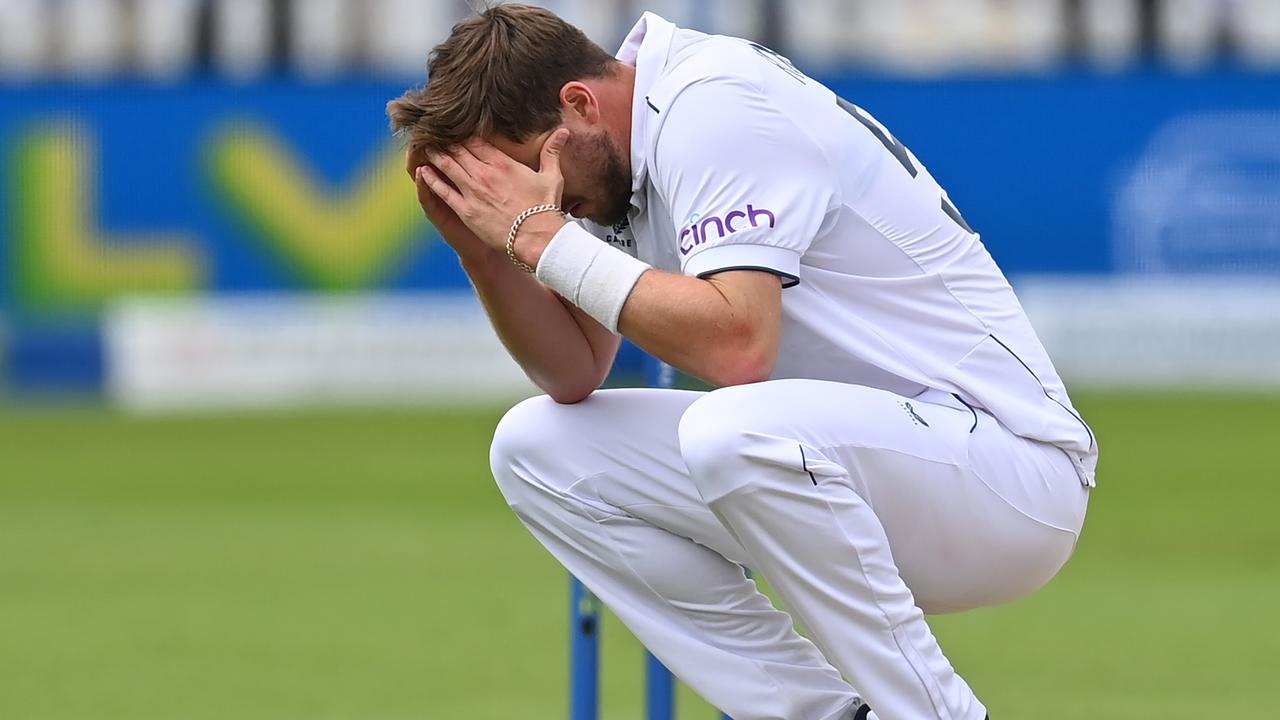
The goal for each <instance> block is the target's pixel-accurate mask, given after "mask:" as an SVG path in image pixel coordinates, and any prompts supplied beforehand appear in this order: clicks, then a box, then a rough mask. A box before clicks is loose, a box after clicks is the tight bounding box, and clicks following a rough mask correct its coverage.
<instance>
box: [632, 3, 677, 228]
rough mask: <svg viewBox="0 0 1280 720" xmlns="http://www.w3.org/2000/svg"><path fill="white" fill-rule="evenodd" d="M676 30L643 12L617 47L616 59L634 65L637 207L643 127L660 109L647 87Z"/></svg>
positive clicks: (643, 166)
mask: <svg viewBox="0 0 1280 720" xmlns="http://www.w3.org/2000/svg"><path fill="white" fill-rule="evenodd" d="M675 30H676V26H675V25H674V24H672V23H671V22H669V21H667V20H664V19H663V18H662V17H660V16H658V15H655V14H653V13H651V12H646V13H645V14H644V15H641V16H640V20H639V22H637V23H636V25H635V27H633V28H631V32H630V33H628V34H627V39H626V40H624V41H623V42H622V47H621V48H619V49H618V54H617V58H618V60H619V61H620V62H623V63H626V64H628V65H634V66H635V68H636V86H635V94H634V95H633V96H632V98H631V204H632V205H634V206H636V207H639V208H643V207H644V198H643V193H641V190H642V189H643V188H644V182H645V180H646V178H647V177H648V171H649V168H648V163H649V157H648V140H647V138H648V133H647V132H646V130H647V127H648V124H649V122H650V121H651V120H652V119H653V118H655V117H656V116H657V114H658V112H659V111H658V110H657V109H656V108H654V107H653V104H652V103H651V102H649V90H650V88H652V87H653V85H654V83H656V82H657V80H658V77H659V76H660V75H661V74H662V70H663V69H664V68H665V67H666V64H667V54H668V52H669V51H670V49H671V36H672V35H673V34H674V33H675Z"/></svg>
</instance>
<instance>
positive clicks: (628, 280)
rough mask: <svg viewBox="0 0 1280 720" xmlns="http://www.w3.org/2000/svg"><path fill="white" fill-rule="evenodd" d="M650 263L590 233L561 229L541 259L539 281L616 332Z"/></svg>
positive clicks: (577, 228)
mask: <svg viewBox="0 0 1280 720" xmlns="http://www.w3.org/2000/svg"><path fill="white" fill-rule="evenodd" d="M648 269H649V266H648V265H646V264H645V263H643V262H641V261H639V260H637V259H635V258H633V257H631V256H630V255H628V254H626V253H625V252H623V251H621V250H619V249H618V248H615V247H613V246H611V245H609V244H608V243H606V242H605V241H603V240H601V239H600V238H598V237H596V236H595V235H592V234H591V233H589V232H587V230H586V229H585V228H583V227H582V226H581V225H579V224H577V223H568V224H566V225H565V226H564V227H562V228H560V231H559V232H557V233H556V235H555V237H553V238H551V242H550V243H548V244H547V247H546V249H545V250H543V251H542V257H541V258H540V259H539V260H538V270H537V274H538V280H540V281H542V284H544V285H546V286H547V287H549V288H551V289H552V290H555V291H556V292H558V293H560V296H561V297H563V298H564V299H566V300H568V301H569V302H571V303H573V304H574V305H577V306H578V307H580V308H582V311H583V312H585V313H586V314H588V315H590V316H591V317H593V318H595V319H596V320H598V321H600V324H601V325H604V326H605V327H607V328H609V329H610V330H612V331H613V332H618V317H619V316H620V315H622V306H623V305H625V304H626V302H627V297H628V296H630V295H631V290H632V289H633V288H635V286H636V282H638V281H639V280H640V276H641V275H643V274H644V271H645V270H648Z"/></svg>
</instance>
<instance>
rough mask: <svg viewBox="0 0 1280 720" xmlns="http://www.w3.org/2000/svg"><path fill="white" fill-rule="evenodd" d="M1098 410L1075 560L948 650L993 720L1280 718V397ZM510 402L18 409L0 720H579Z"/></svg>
mask: <svg viewBox="0 0 1280 720" xmlns="http://www.w3.org/2000/svg"><path fill="white" fill-rule="evenodd" d="M1078 400H1079V403H1078V404H1079V405H1080V406H1081V408H1082V410H1083V411H1084V412H1085V414H1086V416H1087V417H1088V418H1089V419H1090V420H1091V422H1092V423H1093V425H1094V427H1095V429H1096V430H1097V431H1098V434H1099V436H1100V438H1101V440H1102V445H1103V458H1102V465H1101V468H1100V473H1099V482H1100V487H1099V488H1098V490H1097V491H1096V492H1095V494H1094V497H1093V500H1092V507H1091V510H1090V516H1089V522H1088V525H1087V527H1086V529H1085V536H1084V538H1083V541H1082V543H1081V546H1080V549H1079V552H1078V553H1077V555H1076V557H1075V559H1074V560H1073V561H1072V563H1071V564H1070V565H1069V566H1068V567H1067V569H1066V570H1065V571H1064V573H1063V574H1062V575H1061V577H1059V578H1058V580H1057V581H1055V582H1054V583H1053V584H1052V585H1050V586H1049V587H1048V588H1047V589H1046V590H1044V591H1042V592H1041V593H1040V594H1038V595H1037V596H1035V597H1032V598H1030V599H1027V600H1024V601H1022V602H1020V603H1017V604H1014V605H1011V606H1008V607H1003V608H995V609H991V610H986V611H980V612H976V613H971V614H968V615H963V616H957V617H947V618H940V619H937V620H935V627H936V628H937V629H938V632H939V634H940V635H941V637H942V640H943V644H944V647H945V648H946V649H947V651H948V653H949V654H950V656H951V658H952V659H953V661H954V662H955V663H956V665H957V666H958V668H959V669H960V670H961V672H962V673H964V674H965V675H966V676H967V677H968V679H969V680H970V682H971V683H972V684H973V685H974V687H975V688H976V689H977V690H978V691H979V693H980V695H981V696H982V697H983V698H984V700H985V701H986V702H987V703H988V705H989V706H990V707H991V710H992V716H993V717H995V718H997V720H1007V719H1013V718H1023V719H1027V718H1038V719H1045V720H1050V719H1059V718H1060V719H1062V720H1068V719H1072V720H1074V719H1076V718H1081V717H1088V718H1160V719H1161V720H1171V719H1176V718H1186V719H1188V720H1192V719H1195V720H1199V719H1201V718H1208V717H1214V718H1264V717H1275V712H1276V711H1275V707H1276V699H1275V697H1274V695H1273V693H1274V692H1276V686H1277V680H1280V518H1278V517H1277V515H1278V514H1280V397H1278V396H1275V395H1271V396H1261V397H1258V396H1254V397H1250V396H1243V395H1241V396H1211V395H1184V396H1168V395H1082V396H1080V397H1079V398H1078ZM499 414H500V411H499V410H497V409H495V410H492V411H487V412H478V411H466V412H443V411H421V412H377V413H374V412H360V413H356V412H324V413H307V414H298V415H249V416H217V417H208V418H202V417H194V418H192V417H183V418H163V419H136V418H127V417H122V416H120V415H117V414H112V413H109V412H106V411H99V410H67V409H59V410H55V409H49V410H35V411H28V412H7V413H0V718H3V719H4V720H73V719H74V720H108V719H113V718H121V719H128V720H204V719H208V720H213V719H215V718H216V719H217V720H268V719H269V720H327V719H335V720H336V719H343V720H401V719H409V718H413V719H415V720H421V719H424V718H430V719H437V718H438V719H444V720H472V719H478V720H489V719H499V718H513V719H519V720H561V719H563V718H565V717H566V716H567V713H566V710H565V708H566V705H567V692H566V683H567V679H566V675H567V670H566V666H567V661H566V650H567V644H566V634H567V629H566V625H567V623H566V617H565V616H566V612H567V610H566V605H567V603H566V600H565V596H566V591H567V583H566V579H565V575H564V573H563V572H562V571H561V570H560V569H559V567H558V566H557V565H556V564H555V563H554V561H553V560H551V559H550V557H549V556H547V555H546V554H545V553H544V551H543V550H542V549H541V548H540V547H539V546H538V545H537V544H536V543H535V542H534V541H533V540H532V538H530V537H529V536H528V535H527V534H526V533H525V531H524V529H523V528H522V527H521V526H520V525H519V524H518V523H517V521H516V520H515V518H514V517H513V516H512V515H511V514H510V513H509V512H508V511H507V509H506V506H505V505H504V504H503V502H502V500H501V498H500V496H499V495H498V492H497V490H496V489H495V488H494V487H493V484H492V481H491V480H490V478H489V476H488V470H487V467H486V457H487V443H488V438H489V433H490V430H491V429H492V427H493V425H494V423H495V422H496V420H497V418H498V416H499ZM605 632H606V633H607V641H606V648H605V650H606V655H605V660H604V662H605V664H606V686H605V698H606V712H605V716H606V717H607V718H610V719H611V720H622V719H624V718H634V719H637V720H638V719H639V718H640V717H641V712H640V704H641V701H640V684H641V676H642V672H641V668H642V658H641V654H640V650H639V649H638V648H637V647H636V646H635V644H634V641H632V640H630V639H629V638H627V637H626V634H625V631H624V630H623V628H621V627H620V626H618V625H617V624H616V623H612V624H609V625H607V626H606V628H605ZM681 706H682V711H683V717H684V718H708V719H709V718H711V717H712V712H711V711H710V710H709V709H707V708H706V707H705V706H703V705H700V704H699V703H698V701H697V700H696V698H692V697H690V696H688V694H687V693H686V695H685V696H683V697H682V698H681Z"/></svg>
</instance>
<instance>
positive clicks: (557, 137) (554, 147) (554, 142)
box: [538, 128, 569, 177]
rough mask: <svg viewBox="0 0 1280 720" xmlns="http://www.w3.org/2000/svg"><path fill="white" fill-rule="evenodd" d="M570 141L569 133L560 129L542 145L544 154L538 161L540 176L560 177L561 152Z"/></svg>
mask: <svg viewBox="0 0 1280 720" xmlns="http://www.w3.org/2000/svg"><path fill="white" fill-rule="evenodd" d="M568 139H569V131H568V130H566V129H564V128H560V129H559V130H556V131H555V132H553V133H551V137H549V138H547V141H546V142H545V143H543V144H542V154H541V156H540V158H539V160H538V173H539V174H540V175H548V176H555V177H559V176H560V151H561V150H564V144H565V142H566V141H568Z"/></svg>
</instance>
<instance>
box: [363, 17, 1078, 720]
mask: <svg viewBox="0 0 1280 720" xmlns="http://www.w3.org/2000/svg"><path fill="white" fill-rule="evenodd" d="M429 73H430V74H429V78H430V79H429V82H428V84H427V85H426V86H425V87H423V88H421V89H416V90H413V91H410V92H408V93H407V94H405V95H404V96H403V97H401V98H399V99H397V100H395V101H393V102H392V103H391V105H390V106H389V114H390V116H391V120H392V125H393V127H394V129H395V130H397V131H399V132H400V133H401V134H402V135H403V136H404V137H406V138H407V140H408V143H409V167H408V169H409V172H410V173H411V174H412V175H413V177H414V178H415V180H416V183H417V189H418V195H419V199H420V201H421V203H422V205H423V208H424V209H425V211H426V214H427V217H428V218H429V219H430V220H431V221H432V222H433V223H434V224H435V225H436V227H437V228H438V229H439V231H440V232H441V234H442V235H443V236H444V239H445V240H446V241H447V242H448V243H449V244H450V245H451V246H452V247H453V249H454V250H455V251H456V252H457V255H458V257H459V258H460V260H461V263H462V265H463V267H464V269H465V270H466V272H467V274H468V275H469V276H470V278H471V281H472V283H473V284H474V286H475V291H476V293H477V294H478V295H479V297H480V300H481V301H482V302H483V304H484V307H485V309H486V310H487V312H488V315H489V317H490V319H491V320H492V322H493V326H494V328H495V330H496V331H497V333H498V335H499V336H500V337H501V339H502V341H503V343H505V345H506V347H507V349H508V350H509V351H510V352H511V355H512V356H513V357H514V358H515V359H516V360H517V361H518V362H519V363H520V365H521V366H523V368H524V370H525V371H526V372H527V373H528V375H529V377H530V378H532V379H533V381H534V382H535V383H537V385H538V386H539V387H541V388H542V389H543V390H544V391H545V392H546V395H545V396H543V397H537V398H534V399H531V400H527V401H525V402H523V403H521V404H519V405H517V406H516V407H515V408H513V409H512V410H511V411H510V412H508V413H507V415H506V417H505V418H503V420H502V422H501V423H500V424H499V426H498V428H497V431H496V434H495V437H494V440H493V449H492V454H491V463H492V468H493V473H494V476H495V477H496V479H497V482H498V485H499V486H500V487H501V489H502V492H503V494H504V495H505V497H506V499H507V501H508V502H509V503H510V505H511V507H512V508H513V509H514V510H515V512H516V514H517V515H518V516H519V518H520V520H521V521H522V522H523V523H524V524H525V525H526V526H527V527H528V528H529V530H530V531H531V532H532V533H533V535H534V537H536V538H537V539H538V541H539V542H541V543H542V544H543V545H544V546H546V548H547V549H548V550H549V551H550V552H551V553H552V554H553V555H554V556H555V557H556V558H557V559H558V560H559V561H560V562H561V563H563V564H564V566H565V567H566V568H568V569H569V570H570V571H571V572H572V573H573V574H574V575H576V576H577V577H578V578H579V579H581V580H582V582H583V583H584V584H585V585H586V586H587V587H588V588H589V589H590V590H591V591H592V592H593V593H595V594H596V596H598V597H599V598H600V599H601V600H602V601H604V603H606V604H607V605H608V606H609V608H610V609H612V611H613V612H614V613H615V614H616V615H617V616H618V617H619V618H620V619H621V620H622V622H623V623H625V624H626V625H627V627H628V628H629V629H630V630H631V631H632V632H633V633H635V635H636V637H638V638H639V639H640V640H641V641H642V642H643V643H644V644H645V645H646V646H647V647H648V648H649V649H650V650H651V651H652V652H653V653H654V654H655V655H656V656H657V657H658V658H659V659H660V660H661V661H662V662H663V663H664V664H665V665H666V666H667V667H669V668H670V669H671V670H672V671H673V672H674V673H675V674H676V675H677V676H678V677H679V678H681V679H682V680H683V681H684V682H686V683H688V684H689V685H690V686H692V687H693V689H694V690H696V691H697V692H698V693H700V694H701V695H702V696H703V697H705V698H706V699H707V700H708V701H710V702H711V703H712V704H714V705H715V706H717V707H718V708H720V709H721V710H723V711H724V712H726V713H728V714H729V715H731V716H732V717H734V718H736V720H852V719H854V718H859V719H861V718H867V717H871V718H880V719H881V720H920V719H923V718H946V719H948V720H982V718H985V717H987V709H986V707H985V706H984V705H983V704H982V702H981V701H979V699H978V698H977V696H976V695H975V694H974V691H973V689H972V688H971V687H970V686H969V685H968V684H967V683H966V682H965V681H964V679H962V678H961V676H960V675H958V674H957V673H956V671H955V669H953V667H952V665H951V663H950V662H949V661H948V660H947V658H946V656H945V655H943V652H942V649H941V648H940V647H939V646H938V642H937V640H936V639H935V637H934V635H933V633H932V632H931V630H930V628H929V626H928V624H927V623H926V621H925V616H926V614H930V613H944V612H955V611H960V610H966V609H969V608H976V607H980V606H985V605H993V604H996V603H1002V602H1006V601H1009V600H1013V599H1015V598H1018V597H1022V596H1024V595H1027V594H1029V593H1031V592H1033V591H1035V590H1036V589H1038V588H1040V587H1041V586H1043V585H1044V584H1045V583H1047V582H1048V581H1049V580H1050V579H1051V578H1052V577H1053V576H1054V575H1055V574H1056V573H1057V572H1058V570H1059V569H1060V568H1061V567H1062V566H1063V564H1064V563H1066V561H1067V559H1068V558H1069V557H1070V556H1071V554H1072V551H1073V549H1074V547H1075V545H1076V541H1077V538H1078V537H1079V533H1080V530H1081V526H1082V524H1083V522H1084V516H1085V508H1086V504H1087V501H1088V496H1089V488H1090V487H1092V486H1093V483H1094V468H1095V466H1096V463H1097V443H1096V442H1095V439H1094V436H1093V433H1092V432H1091V431H1090V429H1089V426H1088V425H1086V424H1085V422H1084V420H1083V419H1082V418H1081V417H1080V414H1079V413H1077V412H1076V411H1075V409H1074V408H1073V407H1072V404H1071V400H1070V399H1069V398H1068V396H1067V392H1066V389H1065V388H1064V386H1063V383H1062V381H1061V379H1060V378H1059V376H1058V374H1057V372H1056V371H1055V370H1054V367H1053V364H1052V363H1051V362H1050V360H1049V357H1048V356H1047V354H1046V353H1045V350H1044V348H1043V347H1042V345H1041V343H1040V341H1039V340H1038V339H1037V337H1036V335H1035V332H1034V331H1033V330H1032V327H1031V325H1030V323H1029V322H1028V320H1027V318H1026V316H1025V314H1024V313H1023V310H1022V307H1021V306H1020V304H1019V302H1018V299H1017V298H1016V297H1015V296H1014V293H1013V291H1012V289H1011V288H1010V286H1009V284H1008V282H1007V281H1006V280H1005V278H1004V276H1003V274H1002V273H1001V271H1000V269H999V268H998V267H997V266H996V264H995V262H994V261H993V260H992V258H991V256H990V255H989V254H988V253H987V251H986V249H985V248H984V247H983V244H982V242H981V241H980V240H979V237H978V235H977V234H976V233H975V232H974V231H973V230H972V229H971V228H970V227H969V225H968V224H967V223H966V222H965V220H964V218H963V216H962V215H961V213H960V212H959V211H958V210H957V209H956V207H955V206H954V205H953V204H952V202H951V201H950V199H948V197H947V193H946V192H945V191H944V190H943V189H942V188H941V187H940V186H939V185H938V183H937V182H936V181H935V180H934V178H933V177H932V176H931V175H930V174H929V171H928V170H926V169H925V167H924V165H922V164H921V162H920V161H919V160H918V159H917V158H916V157H915V156H914V155H913V154H912V153H911V151H910V150H908V149H907V148H906V147H904V146H903V144H902V143H901V142H899V141H898V140H897V139H896V138H895V137H894V135H893V134H892V133H891V132H890V131H889V130H888V129H887V128H886V127H885V126H884V125H882V124H881V123H879V122H878V121H877V120H876V119H875V118H874V117H872V116H871V115H870V114H869V113H867V112H866V111H864V110H863V109H861V108H860V107H858V106H857V105H855V104H853V103H851V102H849V101H848V100H846V99H843V98H840V97H837V96H836V95H835V94H833V93H832V92H831V90H829V89H827V88H826V87H824V86H823V85H821V84H820V83H818V82H816V81H814V80H813V79H811V78H809V77H807V76H806V75H805V74H803V73H802V72H800V71H799V70H797V69H796V68H795V67H793V66H792V65H791V63H790V62H788V61H787V60H786V59H785V58H783V57H781V56H779V55H777V54H775V53H773V52H772V51H770V50H768V49H767V48H764V47H761V46H759V45H756V44H753V43H751V42H747V41H744V40H739V39H734V38H729V37H721V36H710V35H704V34H702V33H698V32H693V31H689V30H683V29H680V28H677V27H675V26H674V25H672V24H671V23H669V22H667V21H665V20H663V19H662V18H660V17H657V16H655V15H652V14H646V15H644V16H643V17H642V18H641V19H640V21H639V23H638V24H637V25H636V26H635V28H634V29H633V30H632V31H631V34H630V36H629V37H628V38H627V40H626V42H625V43H624V44H623V46H622V49H621V50H620V51H619V52H618V54H617V56H616V57H614V56H611V55H609V54H608V53H606V52H605V51H603V50H602V49H601V48H600V47H599V46H597V45H595V44H593V43H592V42H591V41H589V40H588V39H587V38H586V37H585V36H584V35H583V34H582V33H581V32H580V31H579V30H577V29H576V28H574V27H573V26H571V25H569V24H567V23H566V22H564V21H563V20H561V19H560V18H558V17H557V16H555V15H554V14H552V13H550V12H548V11H546V10H542V9H538V8H534V7H528V6H522V5H499V6H497V7H494V8H492V9H490V10H488V11H486V12H483V13H481V14H479V15H476V16H474V17H471V18H469V19H467V20H464V21H463V22H461V23H460V24H458V25H457V26H456V27H455V28H454V29H453V32H452V34H451V35H450V37H449V38H448V39H447V40H445V41H444V42H443V43H442V44H441V45H439V46H438V47H437V48H435V50H434V51H433V52H432V54H431V59H430V64H429ZM620 335H625V336H626V337H628V338H630V339H631V340H633V341H634V342H635V343H637V344H638V345H639V346H640V347H642V348H644V349H645V350H647V351H648V352H650V353H651V354H653V355H655V356H657V357H658V358H660V359H662V360H665V361H666V362H668V363H670V364H672V365H674V366H675V367H676V368H679V369H680V370H682V371H685V372H687V373H690V374H692V375H695V376H697V377H700V378H703V379H705V380H706V381H708V382H709V383H711V384H712V385H714V386H716V387H718V388H719V389H716V390H713V391H711V392H687V391H680V390H663V389H620V390H597V388H598V387H599V386H600V384H601V383H602V381H603V380H604V378H605V376H606V375H607V373H608V372H609V369H610V366H611V364H612V363H613V359H614V356H615V353H616V351H617V349H618V345H619V342H620ZM744 566H746V567H750V568H752V569H754V570H755V571H756V572H758V573H759V574H761V575H763V576H764V577H765V578H767V579H768V581H769V582H770V583H771V584H772V585H773V587H774V588H775V589H776V591H777V593H778V595H779V596H780V598H781V599H782V601H783V602H784V603H785V605H786V607H787V608H788V610H789V611H790V613H791V615H793V616H794V618H795V621H796V622H798V623H799V624H800V625H801V626H803V627H804V628H806V629H807V630H808V634H809V637H810V638H811V640H810V639H806V638H804V637H802V636H801V635H799V634H798V633H797V632H796V630H795V627H794V624H793V620H792V617H791V616H789V615H787V614H785V613H783V612H781V611H779V610H778V609H777V608H775V607H774V606H773V604H772V603H771V602H770V600H769V599H768V598H767V597H766V596H765V595H763V594H761V593H760V592H759V590H757V588H756V585H755V583H754V582H752V580H751V579H749V578H748V577H747V576H746V574H745V573H744V571H743V569H742V568H743V567H744Z"/></svg>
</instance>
